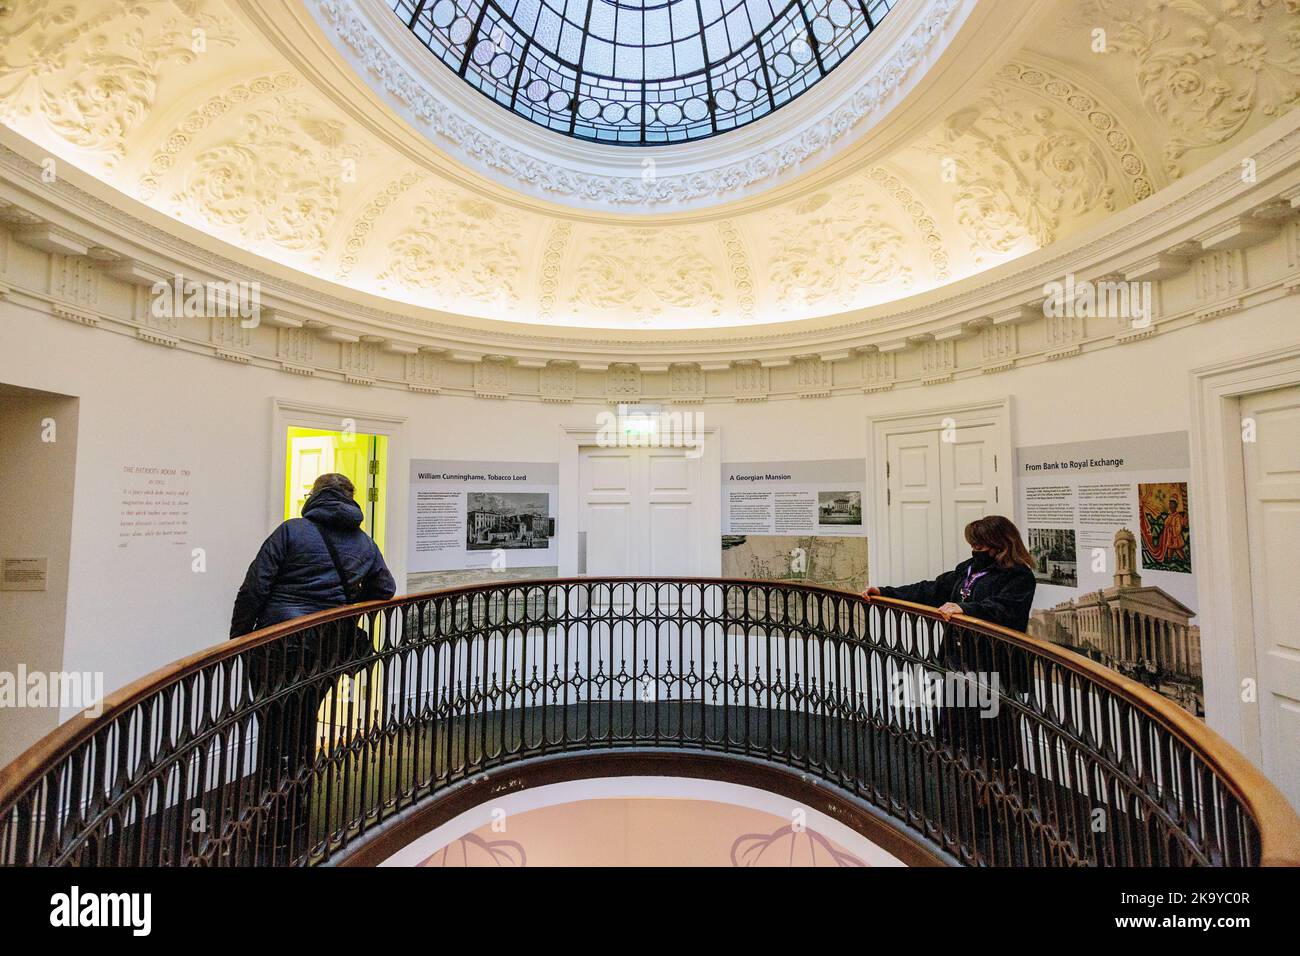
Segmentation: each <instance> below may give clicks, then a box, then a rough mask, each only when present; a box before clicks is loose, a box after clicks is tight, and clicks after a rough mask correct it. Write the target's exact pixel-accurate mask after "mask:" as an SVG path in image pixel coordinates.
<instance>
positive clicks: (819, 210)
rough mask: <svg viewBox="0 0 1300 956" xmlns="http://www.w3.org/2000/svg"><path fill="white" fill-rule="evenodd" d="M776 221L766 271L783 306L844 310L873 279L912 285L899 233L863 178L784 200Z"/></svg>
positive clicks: (890, 285) (878, 284)
mask: <svg viewBox="0 0 1300 956" xmlns="http://www.w3.org/2000/svg"><path fill="white" fill-rule="evenodd" d="M774 227H775V228H774V231H773V234H772V237H771V240H770V253H769V257H768V263H767V274H768V276H769V278H770V285H771V288H772V294H773V295H774V296H775V297H776V300H777V303H778V305H779V306H780V308H781V309H783V310H786V311H790V312H795V313H798V314H806V313H807V312H809V311H811V310H814V309H815V310H819V311H836V310H843V309H848V308H852V307H854V306H857V305H862V304H865V301H864V300H869V297H870V293H871V291H872V287H875V288H876V289H878V290H881V291H882V292H883V291H884V290H892V291H893V292H894V293H895V294H897V295H901V294H903V292H904V291H905V290H907V289H910V288H911V287H912V284H913V279H914V274H913V271H912V267H911V266H910V265H909V264H908V258H909V257H908V255H907V248H906V242H905V240H904V238H903V233H902V232H901V231H900V230H899V229H898V228H897V227H895V226H894V225H893V224H892V223H891V222H890V221H888V220H887V219H886V218H885V217H884V215H883V214H882V212H881V209H880V206H879V205H878V204H876V203H873V202H871V201H869V198H868V195H867V191H866V189H865V188H864V184H863V183H862V181H861V180H859V181H857V182H855V183H854V184H853V186H852V187H850V188H848V189H845V190H843V191H841V192H837V193H835V194H832V193H829V192H817V193H814V194H813V195H811V196H807V197H804V198H803V199H800V200H798V201H796V202H794V203H791V204H789V205H787V206H785V207H783V208H782V210H781V211H780V213H779V214H778V215H777V217H776V220H775V222H774ZM882 297H883V296H882Z"/></svg>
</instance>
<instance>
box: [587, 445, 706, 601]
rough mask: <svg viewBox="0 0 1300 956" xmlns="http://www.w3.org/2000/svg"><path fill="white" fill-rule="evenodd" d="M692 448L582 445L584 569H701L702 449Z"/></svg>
mask: <svg viewBox="0 0 1300 956" xmlns="http://www.w3.org/2000/svg"><path fill="white" fill-rule="evenodd" d="M689 451H690V449H685V448H584V449H582V453H581V464H580V494H581V502H580V505H581V506H580V511H579V522H578V570H579V572H580V573H582V574H587V575H591V576H600V577H617V576H624V575H626V576H639V575H651V576H667V577H677V576H689V575H698V574H700V573H702V568H703V567H704V560H703V559H704V556H703V554H701V548H700V542H701V540H702V539H701V536H700V534H699V523H700V521H701V520H702V515H701V503H700V487H701V459H700V458H699V457H698V454H697V456H696V457H690V455H689V454H688V452H689ZM715 547H716V540H715ZM584 559H585V560H584Z"/></svg>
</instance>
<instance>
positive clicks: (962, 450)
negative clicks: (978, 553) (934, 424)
mask: <svg viewBox="0 0 1300 956" xmlns="http://www.w3.org/2000/svg"><path fill="white" fill-rule="evenodd" d="M996 434H997V428H996V426H994V425H974V426H971V427H968V428H957V429H954V430H953V431H952V433H951V434H950V435H948V436H947V437H949V438H951V439H952V440H951V441H944V440H940V442H939V468H940V472H939V474H940V479H941V480H940V482H939V489H940V495H941V497H942V499H943V511H944V522H943V554H944V560H943V566H944V569H945V570H947V569H948V568H951V567H955V566H956V565H957V564H958V562H961V561H964V560H965V559H966V558H969V557H970V545H968V544H967V543H966V537H965V535H964V534H963V532H964V531H965V530H966V525H968V524H970V523H971V522H972V521H975V520H977V519H979V518H983V517H984V516H985V515H987V514H993V513H996V512H997V511H998V510H999V506H1000V504H1001V502H1000V501H999V499H1000V498H1001V494H1000V492H999V491H998V484H997V474H996V470H997V466H998V464H999V462H998V460H997V452H996V451H995V449H994V444H993V443H994V440H995V437H996ZM942 437H943V436H941V438H942Z"/></svg>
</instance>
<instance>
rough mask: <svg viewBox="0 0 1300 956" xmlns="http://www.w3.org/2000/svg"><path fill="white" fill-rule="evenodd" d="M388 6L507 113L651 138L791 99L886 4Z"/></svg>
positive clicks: (683, 133)
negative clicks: (582, 65) (579, 18)
mask: <svg viewBox="0 0 1300 956" xmlns="http://www.w3.org/2000/svg"><path fill="white" fill-rule="evenodd" d="M388 2H389V5H390V6H391V7H392V9H393V11H394V13H395V15H396V16H397V17H399V18H400V19H401V20H402V21H403V23H404V24H405V25H406V27H407V28H408V29H409V30H410V31H411V32H412V34H413V35H414V36H415V37H416V39H417V40H418V41H419V42H420V43H421V44H423V45H424V46H425V47H426V48H427V49H428V50H429V51H430V52H431V53H433V54H434V56H435V57H436V58H437V59H438V60H439V61H441V62H442V63H443V64H444V65H445V66H446V67H448V68H449V69H451V70H452V71H453V72H455V73H456V74H457V75H459V76H460V77H461V78H462V79H464V80H465V81H466V82H467V83H468V84H469V85H470V86H471V87H473V88H474V89H476V90H478V91H479V92H480V93H482V94H483V95H485V96H487V97H488V98H489V99H492V100H493V101H495V102H496V103H498V104H499V105H501V106H503V107H505V108H506V109H509V110H510V111H511V112H513V113H515V114H516V115H518V116H521V117H523V118H524V119H526V120H529V121H530V122H532V123H535V124H536V125H538V126H542V127H544V128H547V129H550V130H552V131H554V132H557V133H560V134H563V135H566V136H570V137H573V138H574V139H578V140H584V141H589V142H593V143H604V144H609V145H614V146H665V145H671V144H673V143H684V142H693V141H697V140H702V139H707V138H709V137H712V136H716V135H718V134H720V133H724V132H728V131H730V130H733V129H739V128H741V127H742V126H746V125H748V124H749V123H752V122H754V121H756V120H758V119H761V118H762V117H764V116H767V115H770V114H771V113H773V112H774V111H775V110H777V109H779V108H781V107H783V106H785V105H786V104H788V103H790V102H792V101H793V100H794V99H796V98H797V97H798V96H799V95H800V94H802V93H804V92H805V91H807V90H808V89H809V88H811V87H812V86H813V84H815V83H816V82H817V81H818V80H820V79H822V78H823V77H825V76H826V75H828V74H829V73H830V72H831V70H833V69H834V68H835V67H836V66H838V65H840V63H842V62H843V61H844V60H845V59H846V58H847V57H848V56H849V54H850V53H852V52H853V50H855V49H856V48H857V47H858V45H859V44H860V43H861V42H862V41H863V40H865V38H866V37H867V36H868V35H870V34H871V32H872V31H874V30H875V29H876V28H877V27H878V26H879V24H880V22H881V20H882V19H883V18H884V16H885V15H886V14H887V13H888V12H889V11H890V10H891V9H893V8H894V6H896V5H897V2H898V0H789V2H787V3H785V4H784V5H783V6H780V7H776V6H775V5H774V4H773V3H772V0H388ZM577 17H581V23H579V22H577V20H576V18H577ZM610 17H613V20H612V21H610V20H609V18H610ZM756 18H757V19H759V20H760V22H761V26H757V27H755V25H754V21H755V19H756ZM611 22H612V24H613V26H612V29H611V28H610V26H609V24H610V23H611ZM701 24H703V26H701ZM741 25H743V32H742V30H741ZM665 29H666V30H667V31H668V32H667V33H665V32H664V31H665ZM679 29H680V30H681V32H680V33H679V32H677V31H678V30H679ZM656 31H657V32H656ZM732 33H735V34H736V37H735V39H734V40H733V39H732ZM647 36H648V37H649V39H647ZM710 51H712V53H713V54H714V55H713V56H710ZM579 64H584V65H585V68H580V67H579ZM602 67H606V69H602Z"/></svg>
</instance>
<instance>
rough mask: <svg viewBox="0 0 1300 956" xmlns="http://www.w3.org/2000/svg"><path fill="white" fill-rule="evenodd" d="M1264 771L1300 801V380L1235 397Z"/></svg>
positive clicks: (1297, 803)
mask: <svg viewBox="0 0 1300 956" xmlns="http://www.w3.org/2000/svg"><path fill="white" fill-rule="evenodd" d="M1241 414H1242V418H1243V420H1244V421H1251V420H1253V421H1254V425H1255V434H1254V438H1255V440H1254V441H1243V442H1242V453H1243V455H1242V457H1243V465H1244V467H1245V478H1246V533H1247V537H1248V539H1249V547H1250V578H1251V590H1252V592H1253V593H1252V595H1251V598H1252V604H1253V606H1254V624H1255V665H1256V670H1255V674H1256V680H1257V681H1258V687H1257V693H1258V695H1259V719H1260V742H1261V745H1262V750H1263V758H1264V772H1265V773H1266V774H1268V776H1269V778H1270V779H1271V780H1272V781H1273V782H1274V783H1275V784H1277V786H1278V788H1279V789H1280V790H1281V791H1282V792H1283V793H1285V794H1286V795H1287V797H1288V798H1289V799H1290V801H1291V803H1292V805H1293V806H1295V807H1297V808H1300V744H1298V743H1297V741H1300V630H1297V622H1300V588H1297V587H1296V583H1295V569H1296V568H1297V567H1300V386H1291V387H1290V388H1282V389H1277V390H1276V391H1271V392H1264V393H1262V394H1259V395H1252V396H1249V397H1247V398H1244V399H1242V401H1241Z"/></svg>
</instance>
